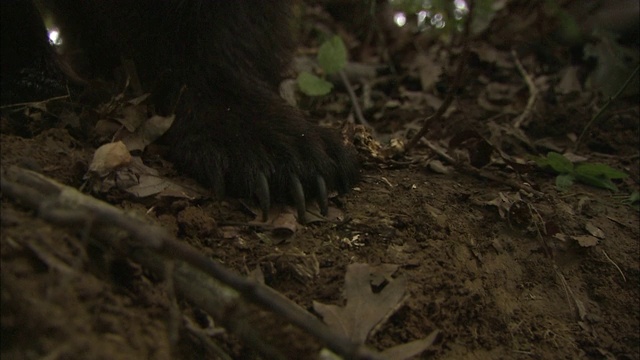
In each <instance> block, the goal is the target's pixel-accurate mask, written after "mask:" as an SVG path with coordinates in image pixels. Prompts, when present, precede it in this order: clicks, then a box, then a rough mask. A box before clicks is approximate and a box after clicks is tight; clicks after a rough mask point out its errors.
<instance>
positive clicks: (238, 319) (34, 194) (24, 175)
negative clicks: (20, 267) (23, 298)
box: [0, 166, 382, 359]
mask: <svg viewBox="0 0 640 360" xmlns="http://www.w3.org/2000/svg"><path fill="white" fill-rule="evenodd" d="M0 188H1V191H2V193H3V195H4V196H7V197H8V198H12V199H14V200H16V201H18V202H19V203H21V204H23V205H25V206H27V207H29V208H31V209H34V210H37V211H38V215H39V216H40V217H42V218H44V219H45V220H47V221H50V222H52V223H55V224H64V225H67V226H75V227H78V228H82V225H85V224H86V223H87V222H91V223H92V228H91V236H92V237H93V238H97V239H98V240H100V242H102V243H103V244H106V245H109V246H112V247H114V248H115V249H117V250H119V251H121V252H123V253H124V254H125V255H127V256H129V257H130V258H132V259H133V260H134V261H137V262H139V263H141V264H142V265H143V266H145V267H146V268H148V269H150V270H152V271H153V272H154V273H156V274H157V275H158V276H162V275H163V274H165V273H166V269H167V259H170V260H171V261H175V264H174V267H173V269H174V271H173V276H174V286H175V288H176V290H177V291H178V292H179V293H181V294H182V295H183V296H185V297H186V298H187V299H188V300H190V301H192V302H194V303H195V304H196V305H197V306H200V307H202V308H203V309H205V310H206V311H208V312H210V313H211V315H212V316H214V318H216V319H221V320H219V321H221V322H222V323H223V324H224V325H225V326H227V327H228V328H229V329H231V330H232V331H239V332H240V333H239V334H238V335H239V336H240V337H241V338H242V339H243V340H244V341H245V342H246V343H247V344H248V345H250V346H254V347H255V348H257V350H258V351H260V352H261V353H263V354H265V355H266V356H267V357H268V358H274V357H276V358H279V357H280V356H278V354H280V352H279V351H278V350H277V349H274V348H273V347H272V345H271V344H267V343H265V342H264V341H263V340H262V339H263V338H267V337H263V336H260V334H257V333H256V331H257V329H255V327H252V326H250V324H246V323H243V320H244V319H247V317H246V316H244V315H246V313H247V312H251V311H250V310H249V309H248V308H246V307H243V306H241V304H242V302H241V301H239V300H242V299H244V300H246V301H249V302H251V303H254V304H256V305H259V306H261V307H262V308H263V309H265V310H267V311H269V312H272V313H273V314H276V315H278V316H280V317H282V318H283V319H285V320H286V321H288V322H290V323H291V324H293V325H295V326H297V327H298V328H300V329H302V330H303V331H305V332H306V333H307V334H310V335H312V336H313V337H314V338H316V339H317V340H319V341H320V342H321V343H322V344H323V345H324V346H326V347H327V348H329V349H330V350H332V351H333V352H335V353H336V354H339V355H340V356H343V357H345V358H349V359H381V358H382V356H381V355H380V354H379V353H376V352H374V351H372V350H370V349H368V348H366V347H365V346H364V345H361V344H355V343H353V342H351V341H350V340H349V339H347V338H345V337H342V336H339V335H337V334H335V333H334V332H333V331H331V330H330V329H329V328H328V327H327V326H326V325H325V324H324V323H322V322H321V321H320V320H319V319H318V318H317V317H315V316H313V315H312V314H311V313H309V312H307V311H306V310H304V309H302V308H301V307H299V306H298V305H297V304H295V303H294V302H292V301H291V300H289V299H287V298H286V297H284V296H283V295H282V294H280V293H278V292H276V291H275V290H273V289H271V288H269V287H267V286H265V285H262V284H260V283H257V282H255V281H253V280H250V279H247V278H245V277H243V276H240V275H238V274H236V273H234V272H232V271H231V270H229V269H227V268H225V267H224V266H222V265H221V264H219V263H217V262H215V261H213V260H211V259H209V258H207V257H206V256H204V255H203V254H202V253H201V252H199V251H198V250H197V249H195V248H193V247H191V246H189V245H188V244H186V243H183V242H180V241H178V240H177V239H175V238H173V237H172V236H170V235H169V234H168V233H167V232H166V231H165V230H164V229H162V228H161V227H159V226H155V225H151V224H147V223H145V222H144V221H142V220H140V219H137V218H134V217H132V216H130V215H127V214H126V213H125V212H124V211H123V210H121V209H118V208H116V207H115V206H112V205H109V204H107V203H105V202H102V201H100V200H98V199H95V198H92V197H90V196H87V195H84V194H82V193H80V192H79V191H77V190H76V189H73V188H71V187H68V186H65V185H62V184H60V183H58V182H56V181H54V180H52V179H49V178H47V177H46V176H44V175H42V174H39V173H36V172H33V171H30V170H26V169H22V168H19V167H17V166H12V167H10V168H8V169H4V168H3V169H2V171H1V181H0ZM197 280H199V281H197ZM220 283H223V284H225V285H227V286H228V287H226V286H222V284H220ZM230 288H231V289H230ZM238 293H239V294H240V295H242V296H241V298H240V296H238ZM271 330H274V329H271Z"/></svg>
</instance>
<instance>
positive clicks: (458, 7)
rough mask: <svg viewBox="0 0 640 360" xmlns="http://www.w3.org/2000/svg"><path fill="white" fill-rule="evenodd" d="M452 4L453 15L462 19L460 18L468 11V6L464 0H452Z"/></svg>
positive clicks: (457, 18)
mask: <svg viewBox="0 0 640 360" xmlns="http://www.w3.org/2000/svg"><path fill="white" fill-rule="evenodd" d="M453 6H454V7H455V9H454V10H453V16H454V17H455V18H456V20H462V18H464V17H465V15H467V14H468V13H469V6H468V5H467V2H466V1H464V0H454V2H453Z"/></svg>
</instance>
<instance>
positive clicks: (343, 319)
mask: <svg viewBox="0 0 640 360" xmlns="http://www.w3.org/2000/svg"><path fill="white" fill-rule="evenodd" d="M373 271H374V269H373V268H372V267H370V266H369V264H351V265H349V267H347V274H346V275H345V292H346V297H347V304H346V306H345V307H340V306H336V305H325V304H322V303H319V302H316V301H314V302H313V308H314V310H315V311H316V312H318V314H320V315H321V316H322V319H323V320H324V322H325V323H326V324H327V325H329V327H330V328H331V329H333V330H334V331H336V332H337V333H339V334H342V335H343V336H346V337H348V338H349V339H351V340H352V341H354V342H357V343H361V344H363V343H364V342H365V340H366V339H367V337H368V336H369V333H370V332H371V331H372V330H373V329H374V328H375V327H376V326H377V325H379V324H381V323H382V322H384V321H385V320H386V319H388V318H389V317H390V316H391V315H392V314H393V313H394V312H395V311H396V310H397V309H398V308H399V305H400V304H401V303H402V302H403V301H404V300H405V291H406V287H407V280H406V279H405V278H404V277H398V278H395V279H391V278H389V279H388V283H387V284H386V286H385V287H384V288H383V289H382V290H381V291H380V292H378V293H374V292H373V290H372V289H371V274H372V272H373Z"/></svg>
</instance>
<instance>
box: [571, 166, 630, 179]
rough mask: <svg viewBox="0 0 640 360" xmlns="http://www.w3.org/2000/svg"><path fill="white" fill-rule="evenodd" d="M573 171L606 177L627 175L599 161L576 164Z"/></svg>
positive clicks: (619, 177) (612, 177) (623, 176)
mask: <svg viewBox="0 0 640 360" xmlns="http://www.w3.org/2000/svg"><path fill="white" fill-rule="evenodd" d="M575 172H576V174H580V175H585V176H603V177H605V178H607V179H626V178H628V177H629V175H627V174H625V173H623V172H622V171H618V170H616V169H614V168H612V167H610V166H608V165H605V164H600V163H594V164H590V163H585V164H579V165H576V168H575Z"/></svg>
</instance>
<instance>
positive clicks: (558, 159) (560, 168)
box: [547, 151, 573, 174]
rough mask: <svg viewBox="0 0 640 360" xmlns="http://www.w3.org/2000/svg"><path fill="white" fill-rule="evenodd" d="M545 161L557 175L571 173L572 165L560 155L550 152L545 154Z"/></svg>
mask: <svg viewBox="0 0 640 360" xmlns="http://www.w3.org/2000/svg"><path fill="white" fill-rule="evenodd" d="M547 160H548V161H549V166H551V168H552V169H553V170H554V171H555V172H557V173H559V174H568V173H571V172H572V171H573V163H571V161H569V159H567V158H566V157H564V156H562V154H558V153H557V152H553V151H552V152H550V153H548V154H547Z"/></svg>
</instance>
